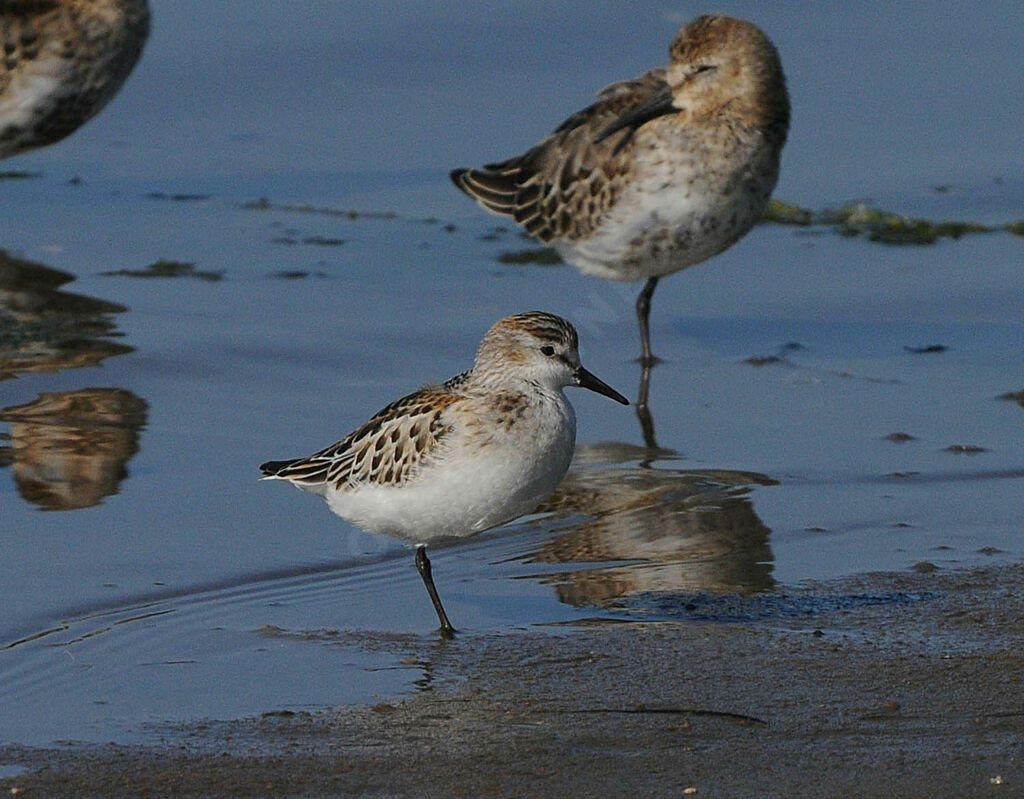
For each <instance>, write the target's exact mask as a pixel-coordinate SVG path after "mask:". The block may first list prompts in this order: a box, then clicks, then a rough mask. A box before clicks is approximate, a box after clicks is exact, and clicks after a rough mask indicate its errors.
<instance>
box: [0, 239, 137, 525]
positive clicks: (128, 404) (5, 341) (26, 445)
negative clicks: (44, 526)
mask: <svg viewBox="0 0 1024 799" xmlns="http://www.w3.org/2000/svg"><path fill="white" fill-rule="evenodd" d="M72 280H74V276H73V275H71V274H68V273H67V272H61V271H58V270H56V269H51V268H49V267H47V266H43V265H42V264H37V263H33V262H31V261H25V260H22V259H19V258H14V257H12V256H10V255H8V254H7V253H6V252H4V251H2V250H0V380H9V379H11V378H13V377H15V376H17V375H19V374H23V373H32V372H58V371H61V370H64V369H70V368H76V367H85V366H95V365H96V364H98V363H99V362H100V361H102V360H103V359H105V358H108V357H110V356H115V355H123V354H125V353H128V352H132V349H133V348H132V347H129V346H127V345H124V344H120V343H117V342H114V341H109V340H108V339H110V338H116V337H118V336H120V335H121V333H120V331H119V330H118V329H117V325H116V324H115V322H114V320H113V315H114V314H119V313H123V312H124V311H125V310H127V309H126V308H125V307H124V306H122V305H117V304H116V303H112V302H107V301H106V300H99V299H95V298H93V297H85V296H82V295H80V294H72V293H70V292H66V291H61V286H63V285H65V284H66V283H68V282H70V281H72ZM146 410H147V406H146V403H145V401H144V400H142V399H141V398H139V397H137V396H135V395H134V394H132V393H131V392H129V391H125V390H123V389H119V388H87V389H82V390H79V391H62V392H56V393H48V394H42V395H40V396H39V397H37V398H36V399H35V400H33V401H32V402H28V403H26V404H23V405H14V406H11V407H8V408H5V409H2V410H0V421H4V422H7V423H8V424H10V432H9V433H6V434H2V435H0V442H7V443H4V444H2V445H0V466H10V467H11V471H12V473H13V476H14V482H15V484H16V485H17V487H18V491H19V493H20V494H21V496H22V497H23V498H24V499H25V500H27V501H28V502H31V503H32V504H34V505H36V506H38V507H40V508H43V509H46V510H72V509H75V508H87V507H90V506H92V505H96V504H97V503H99V502H100V501H101V500H102V499H103V498H104V497H106V496H110V495H111V494H114V493H116V492H117V490H118V486H119V484H120V482H121V480H123V479H124V476H125V464H126V463H127V462H128V460H129V459H130V458H131V457H132V456H133V455H134V454H135V453H136V452H137V451H138V438H139V430H140V429H141V428H142V426H143V425H144V424H145V421H146Z"/></svg>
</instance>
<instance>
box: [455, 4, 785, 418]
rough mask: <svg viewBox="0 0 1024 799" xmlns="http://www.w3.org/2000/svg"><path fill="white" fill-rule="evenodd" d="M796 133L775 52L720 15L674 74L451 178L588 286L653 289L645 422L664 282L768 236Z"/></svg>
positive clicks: (695, 28) (672, 63) (707, 20)
mask: <svg viewBox="0 0 1024 799" xmlns="http://www.w3.org/2000/svg"><path fill="white" fill-rule="evenodd" d="M788 129H789V99H788V96H787V93H786V82H785V78H784V76H783V72H782V65H781V63H780V61H779V56H778V53H777V52H776V50H775V47H774V46H773V45H772V43H771V42H770V41H769V40H768V38H767V37H766V36H765V35H764V34H763V33H762V32H761V31H760V30H759V29H758V28H757V27H755V26H754V25H752V24H751V23H749V22H746V21H744V20H739V19H733V18H731V17H727V16H722V15H718V14H709V15H704V16H700V17H697V18H696V19H694V20H692V21H691V22H689V23H687V24H686V25H684V26H683V27H682V28H681V29H680V30H679V32H678V33H677V34H676V36H675V39H674V40H673V41H672V44H671V46H670V48H669V63H668V66H667V67H663V68H658V69H653V70H651V71H650V72H647V73H646V74H644V75H641V76H640V77H638V78H635V79H633V80H626V81H622V82H619V83H614V84H612V85H611V86H609V87H607V88H606V89H604V90H602V91H601V92H600V93H599V94H598V100H597V102H595V103H594V104H593V105H591V106H589V107H587V108H585V109H583V110H582V111H579V112H578V113H576V114H573V115H572V116H571V117H569V119H567V120H566V121H565V122H563V123H562V124H561V125H560V126H559V127H558V128H556V129H555V131H554V132H552V133H551V134H550V135H548V136H546V137H545V138H544V139H542V140H541V141H540V142H539V143H538V144H537V145H536V146H535V147H533V148H532V149H530V150H528V151H527V152H525V153H523V154H522V155H518V156H516V157H514V158H510V159H508V160H505V161H500V162H497V163H493V164H488V165H486V166H484V167H481V168H479V169H456V170H455V171H453V172H452V173H451V178H452V181H453V182H454V183H455V185H456V186H457V187H458V188H460V189H461V190H462V191H464V192H465V193H466V194H468V195H469V196H470V197H473V198H474V199H476V200H477V201H478V202H479V203H480V204H481V205H482V206H483V207H484V208H486V209H487V210H488V211H491V212H493V213H495V214H500V215H504V216H509V217H511V218H513V219H514V220H515V221H516V222H517V223H519V224H520V225H521V226H522V227H523V228H524V229H525V230H526V232H527V233H529V234H530V235H532V236H534V237H535V238H537V239H539V240H540V241H542V242H545V243H547V244H550V245H551V246H552V247H553V248H554V249H555V250H556V251H557V252H558V253H559V254H560V255H561V257H562V258H563V260H565V261H566V262H568V263H570V264H572V265H573V266H575V267H576V268H577V269H579V270H580V271H581V272H584V273H585V274H590V275H596V276H597V277H602V278H605V279H606V280H619V281H636V280H641V279H646V281H647V282H646V284H645V285H644V287H643V290H642V291H641V292H640V295H639V297H638V299H637V303H636V312H637V322H638V325H639V328H640V342H641V363H642V364H644V366H645V380H643V381H642V382H641V391H640V397H639V399H638V402H637V406H638V412H643V411H645V409H646V400H647V397H646V394H647V380H646V375H647V374H649V368H650V366H651V365H652V364H653V363H654V362H655V361H656V359H655V358H654V356H653V354H652V352H651V345H650V334H649V327H648V314H649V311H650V303H651V296H652V295H653V293H654V289H655V287H656V286H657V284H658V279H659V278H661V277H663V276H665V275H668V274H671V273H673V272H678V271H679V270H680V269H684V268H686V267H688V266H693V265H694V264H698V263H700V262H701V261H704V260H706V259H708V258H710V257H712V256H713V255H716V254H718V253H720V252H722V251H723V250H725V249H727V248H728V247H730V246H731V245H732V244H734V243H735V242H736V241H737V240H739V239H740V238H741V237H742V236H743V235H744V234H746V233H747V231H748V230H750V228H751V227H753V226H754V224H756V223H757V221H758V219H760V218H761V214H762V212H763V211H764V207H765V205H766V203H767V202H768V199H769V197H770V195H771V192H772V190H773V189H774V188H775V183H776V180H777V178H778V174H779V154H780V152H781V151H782V147H783V145H784V144H785V141H786V134H787V131H788ZM652 438H653V434H652Z"/></svg>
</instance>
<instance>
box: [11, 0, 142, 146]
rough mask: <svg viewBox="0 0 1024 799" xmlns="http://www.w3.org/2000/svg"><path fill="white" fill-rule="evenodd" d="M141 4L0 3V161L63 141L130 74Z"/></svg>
mask: <svg viewBox="0 0 1024 799" xmlns="http://www.w3.org/2000/svg"><path fill="white" fill-rule="evenodd" d="M148 36H149V8H148V6H147V4H146V0H3V1H2V2H0V158H6V157H8V156H11V155H15V154H17V153H19V152H23V151H25V150H30V149H33V148H36V147H43V146H46V145H49V144H53V143H54V142H57V141H60V140H61V139H63V138H64V137H65V136H68V135H69V134H70V133H72V132H73V131H75V130H76V129H78V128H79V127H80V126H81V125H82V124H84V123H85V122H87V121H88V120H89V119H91V118H92V117H93V116H94V115H95V114H97V113H98V112H99V111H100V109H102V108H103V106H105V105H106V104H107V103H108V102H109V101H110V100H111V99H112V98H113V97H114V95H115V94H117V92H118V90H119V89H120V88H121V85H122V84H123V83H124V81H125V80H126V79H127V78H128V75H129V74H131V71H132V69H133V68H134V67H135V64H136V62H137V61H138V60H139V56H140V55H141V54H142V48H143V45H144V44H145V41H146V38H147V37H148Z"/></svg>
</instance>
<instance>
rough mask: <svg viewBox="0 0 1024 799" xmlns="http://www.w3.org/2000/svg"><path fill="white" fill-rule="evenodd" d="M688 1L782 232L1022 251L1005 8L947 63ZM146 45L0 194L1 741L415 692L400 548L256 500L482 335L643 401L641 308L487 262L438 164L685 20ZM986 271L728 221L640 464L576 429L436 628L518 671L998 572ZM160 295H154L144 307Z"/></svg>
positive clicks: (1003, 277) (1012, 340)
mask: <svg viewBox="0 0 1024 799" xmlns="http://www.w3.org/2000/svg"><path fill="white" fill-rule="evenodd" d="M719 7H720V8H721V10H723V11H726V12H730V13H734V14H737V15H740V16H745V17H747V18H750V19H753V20H755V21H756V22H758V23H759V24H760V25H761V26H762V27H763V28H764V29H765V30H766V31H767V32H768V33H769V35H770V36H771V37H772V38H773V39H774V41H775V42H776V44H777V45H778V47H779V49H780V52H781V53H782V57H783V62H784V65H785V67H786V70H787V75H788V79H789V85H790V91H791V94H792V98H793V108H794V117H793V129H792V135H791V139H790V142H789V144H788V145H787V148H786V150H785V152H784V157H783V173H782V178H781V180H780V184H779V187H778V189H777V192H776V194H777V196H779V197H782V198H784V199H786V200H789V201H793V202H798V203H801V204H803V205H806V206H809V207H811V208H815V209H821V208H825V207H828V206H839V205H842V204H845V203H848V202H852V201H862V200H863V201H866V202H869V203H870V204H872V205H876V206H879V207H883V208H889V209H893V210H897V211H900V212H902V213H907V214H911V215H917V216H925V217H928V218H933V219H958V220H963V219H972V220H977V221H981V222H985V223H989V224H1001V223H1005V222H1008V221H1011V220H1014V219H1019V218H1021V217H1024V202H1022V201H1024V158H1022V151H1021V149H1020V146H1019V136H1018V131H1017V125H1016V121H1017V120H1019V119H1020V118H1021V117H1022V115H1024V96H1022V95H1021V93H1020V91H1019V75H1020V72H1021V66H1022V65H1021V60H1020V57H1019V56H1018V55H1014V54H1016V53H1017V49H1016V48H1015V44H1014V43H1015V41H1016V40H1015V39H1012V37H1013V36H1015V35H1016V34H1015V32H1016V31H1019V30H1020V28H1021V23H1022V22H1024V19H1022V15H1024V12H1022V11H1021V10H1020V9H1019V8H1018V7H1017V6H1015V5H1012V4H986V6H985V7H984V8H979V9H975V11H974V12H973V15H972V19H971V22H970V24H969V25H967V26H961V25H958V24H957V21H958V20H959V19H961V15H959V14H956V13H953V11H952V10H951V9H952V8H953V7H952V6H950V7H949V9H946V10H945V11H944V10H943V8H941V7H936V6H935V5H933V4H924V3H920V4H911V5H909V6H908V5H906V4H904V5H903V6H901V7H900V9H899V11H898V12H897V11H895V10H893V11H885V10H880V9H878V8H874V7H871V8H867V7H866V8H863V9H861V8H859V7H844V8H842V9H836V8H829V9H825V8H821V9H818V8H806V9H803V8H802V9H801V10H800V11H799V12H796V11H791V10H788V9H784V8H777V9H765V8H763V7H762V6H760V5H758V4H752V3H726V4H724V5H721V6H719ZM697 11H698V9H693V13H697ZM153 13H154V27H153V34H152V37H151V39H150V42H149V44H148V46H147V50H146V52H145V53H144V55H143V59H142V61H141V62H140V64H139V66H138V68H137V70H136V72H135V74H134V75H133V76H132V77H131V78H130V79H129V81H128V83H127V84H126V86H125V88H124V90H123V91H122V93H121V95H120V96H119V97H118V98H116V99H115V100H114V101H113V103H112V104H111V105H110V106H109V107H108V108H107V109H106V110H105V111H104V112H103V114H101V115H100V116H99V117H98V118H97V119H95V120H94V121H93V122H91V123H89V124H88V125H87V126H86V127H84V128H83V129H82V130H80V131H79V132H77V133H76V134H74V135H73V136H72V137H70V138H69V139H67V140H66V141H64V142H62V143H61V144H59V145H57V146H54V147H51V148H49V149H46V150H42V151H37V152H34V153H29V154H26V155H23V156H19V157H18V158H14V159H9V160H8V161H6V162H4V164H3V168H4V169H5V170H7V169H9V170H25V171H29V172H31V173H37V174H38V176H37V177H34V178H29V179H20V180H2V181H0V203H2V204H3V207H4V214H3V220H2V221H0V248H2V249H3V250H5V252H6V253H7V256H6V257H5V258H4V259H3V260H0V304H2V305H3V308H4V312H3V313H4V316H3V317H2V318H3V320H4V324H5V327H4V331H5V332H4V340H3V347H4V355H3V366H2V367H0V409H2V410H0V425H2V426H0V433H2V434H3V435H4V436H5V439H4V440H2V441H0V464H2V465H3V473H2V474H0V509H2V510H0V536H2V538H3V551H4V557H3V558H2V559H0V585H2V586H3V588H0V592H2V593H0V596H2V597H3V611H4V612H3V614H2V621H0V677H2V679H0V686H2V687H0V705H2V706H3V707H4V708H5V710H4V711H3V712H2V713H0V740H2V741H20V742H24V743H43V742H48V741H54V740H67V739H86V740H131V739H133V738H136V737H138V736H140V735H145V734H147V730H148V727H147V725H148V724H149V723H158V722H161V721H164V720H169V719H188V718H201V717H218V718H233V717H238V716H242V715H247V714H258V713H261V712H267V711H273V710H276V709H280V708H283V707H288V708H299V707H316V706H320V705H326V704H336V703H343V702H352V701H364V700H368V699H371V698H372V697H373V696H375V695H385V696H386V695H390V694H391V693H394V692H397V691H402V690H410V689H415V688H416V687H417V686H418V687H420V688H427V689H428V688H429V685H430V679H429V668H428V666H426V665H424V664H428V663H429V652H430V650H431V648H432V647H436V646H438V645H439V643H438V641H437V639H436V637H435V636H434V634H433V630H434V627H435V626H436V618H435V617H434V615H433V610H432V609H431V607H430V604H429V602H428V601H427V598H426V596H425V594H424V592H423V589H422V586H421V585H420V583H419V578H418V576H417V574H416V572H415V570H414V569H413V568H412V554H411V552H410V551H409V550H407V549H406V548H405V547H404V546H403V545H401V544H399V543H397V542H393V541H390V540H388V539H384V538H381V537H377V536H371V535H368V534H365V533H361V532H359V531H358V530H356V529H355V528H353V527H351V526H350V525H348V524H347V523H345V522H343V521H341V520H340V519H338V518H336V517H334V516H333V515H331V514H330V513H329V512H328V510H327V509H326V507H325V506H324V505H323V503H321V502H319V501H317V500H316V499H315V498H313V497H311V496H309V495H304V494H301V493H300V492H298V491H295V490H292V489H290V488H289V487H288V486H283V485H277V484H260V483H259V482H258V481H257V479H256V478H257V475H258V472H257V470H256V466H257V464H259V463H260V462H261V461H263V460H266V459H268V458H277V457H288V456H296V455H302V454H307V453H308V452H310V451H312V450H313V449H315V448H318V447H321V446H323V445H326V444H327V443H330V441H332V440H334V439H335V438H338V437H340V436H341V435H343V434H344V433H346V432H348V430H350V429H351V428H352V427H354V426H355V425H357V424H359V423H360V422H362V421H363V420H364V419H365V418H366V417H367V416H368V415H369V414H370V413H372V412H373V411H374V410H376V409H377V408H379V407H381V406H383V405H384V404H385V403H386V402H388V401H390V400H391V399H393V398H395V397H397V396H399V395H401V394H403V393H406V392H408V391H411V390H413V389H414V388H416V387H417V386H418V385H420V384H422V383H423V382H426V381H428V380H436V379H443V378H446V377H448V376H450V375H452V374H455V373H457V372H459V371H461V370H462V369H464V368H466V367H467V366H468V365H469V364H470V362H471V358H472V353H473V351H474V349H475V346H476V343H477V342H478V340H479V337H480V336H481V335H482V333H483V332H484V331H485V330H486V329H487V327H488V326H489V325H490V324H491V323H492V322H493V321H495V320H496V319H497V318H499V317H500V316H503V315H506V314H508V313H514V312H518V311H522V310H528V309H532V308H542V309H545V310H549V311H552V312H554V313H558V314H561V315H564V316H566V317H568V318H570V319H572V320H573V321H574V322H575V323H576V324H577V326H578V328H579V330H580V335H581V347H582V351H583V358H584V362H585V363H586V364H587V366H588V368H590V369H591V370H592V371H594V372H595V373H596V374H598V375H600V376H601V377H602V378H603V379H605V380H606V381H607V382H608V383H610V384H611V385H613V386H615V387H617V388H618V389H619V390H621V391H623V392H624V393H626V394H631V393H633V391H634V387H635V386H636V384H637V382H638V380H639V369H638V366H637V364H636V363H635V362H634V360H633V359H634V357H635V355H636V353H637V350H638V343H637V334H636V331H635V321H634V318H633V310H632V304H633V300H634V298H635V291H636V289H637V287H635V286H631V285H613V284H609V283H605V282H601V281H598V280H595V279H591V278H584V277H582V276H580V275H578V274H577V273H576V272H575V271H574V270H572V269H570V268H568V267H564V266H540V265H525V266H516V265H507V264H502V263H500V262H499V260H498V259H499V257H500V256H501V255H502V254H503V253H507V252H509V251H516V250H521V249H523V248H526V247H530V246H531V244H530V243H529V242H527V241H525V240H523V239H521V238H519V237H518V236H517V235H516V234H515V232H514V231H508V230H497V229H496V227H497V226H500V225H501V222H500V221H499V220H497V219H496V218H493V217H489V216H487V215H486V214H484V213H482V212H481V211H479V210H478V209H477V208H476V207H475V206H474V205H473V204H472V203H470V202H469V201H468V200H466V198H464V197H463V196H461V195H460V194H459V193H458V192H457V191H456V190H455V189H454V188H452V187H451V186H450V185H449V183H448V181H447V171H448V170H449V169H451V168H452V167H455V166H462V165H472V164H476V163H482V162H485V161H489V160H493V159H494V158H498V157H503V156H508V155H511V154H513V153H516V152H519V151H521V150H522V149H523V148H525V147H526V146H528V145H529V144H530V143H532V142H533V141H534V140H536V139H537V138H538V137H539V136H540V135H542V134H543V133H545V132H546V131H547V130H549V129H550V128H551V127H553V126H554V125H555V124H557V123H558V122H560V121H561V119H562V118H564V116H566V114H567V113H568V112H569V111H571V110H573V109H575V108H578V107H580V106H582V105H583V104H586V103H587V102H589V98H590V97H591V96H592V94H593V92H594V91H595V90H596V89H597V88H599V87H601V86H603V85H605V84H607V83H609V82H611V81H612V80H615V79H618V78H622V77H626V76H631V75H634V74H637V73H638V72H640V71H641V70H643V69H645V68H647V67H649V66H651V65H653V64H655V63H658V62H660V61H661V60H662V59H663V58H664V54H665V49H666V46H667V43H668V41H669V39H670V38H671V36H672V34H673V32H674V31H675V29H676V27H677V26H678V25H679V24H680V23H681V22H683V21H685V20H686V19H687V18H689V17H690V16H691V15H692V14H691V13H690V10H687V9H679V8H676V7H672V6H665V5H660V4H650V5H645V6H642V7H640V8H639V9H638V8H637V7H635V6H630V7H628V11H627V9H626V7H620V6H619V5H618V4H611V3H596V4H595V3H587V4H582V3H570V4H559V5H558V6H557V7H554V6H553V7H534V6H530V7H529V8H526V7H523V8H513V7H507V6H504V5H500V4H491V3H483V4H476V5H474V6H472V7H470V8H463V7H461V6H459V7H458V8H456V7H455V6H450V5H448V4H435V5H433V6H431V7H430V8H421V7H419V6H417V5H414V4H408V5H407V4H401V3H396V4H392V6H391V7H390V8H389V9H388V13H385V14H381V11H380V5H379V4H378V3H373V4H370V3H345V4H338V3H326V2H325V3H304V4H302V8H301V9H297V8H293V7H292V6H291V5H288V6H285V5H278V4H266V5H265V6H259V7H258V8H254V7H253V6H252V4H243V3H239V2H221V3H216V4H208V3H192V2H189V3H173V4H172V3H162V2H155V3H154V4H153ZM624 32H628V35H624ZM1011 32H1014V33H1011ZM349 211H351V212H353V213H348V212H349ZM1022 247H1024V240H1022V239H1021V238H1019V237H1016V236H1013V235H1011V234H1009V233H1005V232H996V233H990V234H985V235H971V236H966V237H964V238H962V239H959V240H949V239H946V240H941V241H940V242H938V243H937V244H934V245H932V246H927V247H914V246H906V247H893V246H884V245H879V244H877V243H872V242H869V241H867V240H866V239H864V238H845V237H841V236H839V235H837V234H836V233H835V232H834V231H833V230H831V229H828V228H818V227H812V228H790V227H780V226H767V225H766V226H762V227H759V228H758V229H756V230H755V231H753V232H752V233H751V234H750V235H749V236H748V237H747V238H746V239H744V240H743V241H742V242H740V243H739V244H738V245H736V246H735V247H734V248H732V249H731V250H729V251H728V252H726V253H724V254H723V255H721V256H720V257H718V258H716V259H715V260H714V261H713V262H712V263H710V264H706V265H703V266H701V267H698V268H695V269H692V270H689V271H687V272H685V273H683V274H681V275H676V276H673V277H671V278H668V279H666V280H664V281H663V282H662V283H661V285H660V286H659V289H658V292H657V295H656V297H655V300H654V305H653V312H652V333H653V341H654V346H655V351H656V352H657V353H658V354H659V355H661V356H662V357H663V359H664V363H662V364H661V365H659V366H658V367H657V368H656V369H655V370H654V374H653V383H652V397H651V404H652V410H653V413H654V422H655V427H656V431H657V437H658V442H659V444H660V445H661V446H662V447H663V448H665V449H666V450H668V451H670V452H671V453H672V454H668V453H666V454H664V455H663V456H662V457H659V458H652V457H651V456H650V454H649V453H646V452H644V451H643V450H642V448H640V446H639V445H640V444H641V442H642V439H641V435H640V428H639V425H638V424H637V421H636V419H635V417H634V415H633V413H632V411H631V409H628V408H622V407H620V406H617V405H615V404H614V403H609V402H607V401H606V400H604V399H602V398H600V397H596V396H590V395H588V394H587V393H586V392H575V391H573V392H571V396H570V398H571V400H572V401H573V402H574V404H575V406H576V409H577V414H578V417H579V443H580V451H579V456H580V457H579V464H578V467H577V469H576V470H575V471H574V472H573V473H572V474H571V475H570V478H569V480H568V481H567V483H566V485H565V486H564V487H563V490H562V491H560V492H559V494H557V495H556V497H554V498H553V499H552V501H551V503H550V506H549V507H547V508H546V509H545V510H546V511H547V514H548V515H545V516H542V517H536V518H532V519H527V520H524V521H522V522H520V523H517V524H515V525H512V526H510V527H507V528H505V529H504V530H501V531H493V532H491V533H488V534H485V535H483V536H480V537H479V538H476V539H473V540H472V541H469V542H466V543H464V544H461V545H458V546H453V547H449V548H443V549H438V550H437V551H436V552H435V553H434V555H433V556H432V557H433V561H434V567H435V576H436V578H437V581H438V584H439V587H440V590H441V592H442V594H443V596H444V598H445V602H446V605H447V608H448V611H449V613H450V615H451V616H452V618H453V621H454V623H455V625H456V626H457V627H458V628H459V629H461V630H463V631H464V633H463V634H465V635H475V634H483V633H489V632H501V631H503V630H508V629H512V628H518V627H528V628H531V629H535V630H536V631H537V634H543V629H544V628H543V627H540V626H537V627H535V625H545V624H550V623H557V622H562V621H572V620H579V619H583V618H589V617H592V616H602V617H612V618H626V619H630V618H647V617H650V616H652V615H654V616H657V615H659V614H661V615H664V614H670V615H671V614H673V613H677V612H682V611H679V608H682V607H684V606H685V605H684V604H680V603H678V602H672V601H666V599H665V597H666V596H668V597H680V596H681V597H707V596H740V597H750V596H755V597H757V596H771V595H772V593H773V592H779V591H784V590H785V588H786V587H787V586H795V585H798V584H800V583H802V582H803V581H806V580H810V579H824V578H831V577H839V576H844V575H850V574H856V573H860V572H865V571H874V570H902V569H909V568H915V567H916V568H931V567H932V566H935V567H938V568H941V569H946V568H957V567H970V566H972V565H976V564H982V563H991V562H993V561H1019V560H1020V559H1021V557H1022V554H1024V547H1022V544H1021V536H1020V532H1021V519H1022V516H1024V513H1022V512H1024V500H1022V497H1024V490H1022V489H1024V458H1022V456H1021V452H1022V443H1024V409H1022V408H1021V406H1020V404H1019V403H1018V402H1015V401H1013V400H1008V399H1002V400H1001V399H998V397H1000V396H1002V395H1005V394H1007V393H1011V392H1019V391H1021V390H1022V389H1024V368H1022V367H1024V304H1022V303H1021V302H1020V297H1021V296H1022V289H1024V271H1022V270H1021V262H1022V258H1021V256H1022ZM160 261H164V262H168V263H171V264H177V265H178V266H175V267H173V268H171V269H170V270H169V271H177V272H179V273H180V274H179V275H178V276H176V277H168V276H164V277H161V276H144V275H145V274H147V273H148V272H150V271H153V270H150V269H149V267H150V266H151V265H152V264H154V263H158V262H160ZM187 265H192V266H191V267H189V266H187ZM158 271H159V270H158ZM163 271H165V272H166V271H168V268H167V263H165V265H164V268H163ZM140 272H141V273H143V274H142V275H140V274H139V273H140ZM751 359H753V360H751ZM757 364H760V365H757ZM893 434H906V437H905V436H902V435H900V436H894V435H893ZM904 439H905V440H904Z"/></svg>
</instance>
